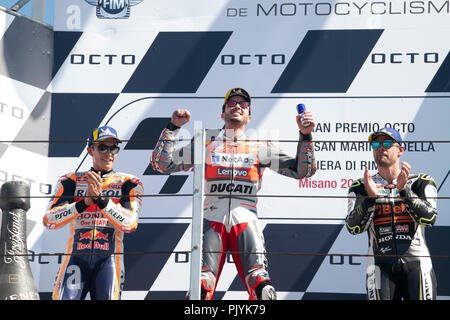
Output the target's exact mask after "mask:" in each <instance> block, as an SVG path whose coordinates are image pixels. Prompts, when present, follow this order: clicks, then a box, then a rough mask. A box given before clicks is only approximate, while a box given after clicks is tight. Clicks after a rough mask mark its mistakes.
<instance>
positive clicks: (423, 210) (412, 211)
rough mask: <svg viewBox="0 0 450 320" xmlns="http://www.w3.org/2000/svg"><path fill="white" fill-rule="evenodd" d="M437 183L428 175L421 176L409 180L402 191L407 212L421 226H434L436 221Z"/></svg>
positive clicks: (401, 194)
mask: <svg viewBox="0 0 450 320" xmlns="http://www.w3.org/2000/svg"><path fill="white" fill-rule="evenodd" d="M436 187H437V186H436V182H435V181H434V180H433V178H432V177H431V176H429V175H427V174H423V173H421V174H419V176H418V177H417V178H416V179H411V178H410V179H409V180H408V183H407V184H406V187H405V189H404V190H402V191H400V196H401V197H402V198H403V200H404V203H405V206H406V210H407V212H408V213H409V215H410V216H411V217H412V218H413V219H414V220H415V221H416V222H417V223H419V224H421V225H425V226H432V225H433V224H434V222H435V221H436V216H437V208H436V197H437V191H436V189H437V188H436Z"/></svg>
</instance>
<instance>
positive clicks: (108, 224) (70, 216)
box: [43, 169, 143, 300]
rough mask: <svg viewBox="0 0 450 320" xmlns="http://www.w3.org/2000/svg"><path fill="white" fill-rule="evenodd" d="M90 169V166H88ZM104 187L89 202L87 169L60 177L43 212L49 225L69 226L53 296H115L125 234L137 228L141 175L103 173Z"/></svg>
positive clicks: (118, 293) (121, 275)
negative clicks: (88, 202) (67, 238)
mask: <svg viewBox="0 0 450 320" xmlns="http://www.w3.org/2000/svg"><path fill="white" fill-rule="evenodd" d="M91 170H93V169H91ZM101 176H102V178H103V181H104V182H103V185H102V192H101V196H100V197H99V198H98V199H95V200H94V202H93V203H92V204H91V205H89V206H87V205H86V204H85V202H84V198H85V196H86V192H87V190H88V179H87V172H78V173H68V174H66V175H63V176H62V177H61V178H59V180H58V183H57V186H56V188H55V193H54V196H53V197H52V199H51V200H50V203H49V205H48V208H47V211H46V214H45V216H44V219H43V221H44V225H45V226H46V227H47V228H48V229H58V228H61V227H63V226H66V225H67V226H68V227H69V233H70V234H69V241H68V244H67V247H66V252H65V256H64V260H63V262H62V265H61V268H60V270H59V272H58V274H57V277H56V283H55V288H54V292H53V296H52V298H53V299H54V300H82V299H85V297H86V295H87V293H88V292H89V293H90V297H91V299H92V300H118V299H120V296H121V291H122V286H123V280H124V265H123V255H122V253H123V250H124V249H123V236H124V233H130V232H133V231H135V230H136V228H137V225H138V215H139V212H140V210H141V207H142V199H141V197H140V196H141V195H142V194H143V186H142V182H141V180H140V179H138V178H136V177H135V176H133V175H129V174H125V173H120V172H114V171H109V172H102V173H101Z"/></svg>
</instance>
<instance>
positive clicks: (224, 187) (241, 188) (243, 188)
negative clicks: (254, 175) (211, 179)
mask: <svg viewBox="0 0 450 320" xmlns="http://www.w3.org/2000/svg"><path fill="white" fill-rule="evenodd" d="M252 190H253V186H249V185H242V184H234V183H215V184H212V185H211V189H210V190H209V191H210V192H230V193H231V192H234V193H245V194H251V193H252Z"/></svg>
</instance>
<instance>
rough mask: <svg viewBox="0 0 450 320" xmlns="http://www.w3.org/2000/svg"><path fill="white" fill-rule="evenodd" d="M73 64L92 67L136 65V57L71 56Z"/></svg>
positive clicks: (129, 55) (114, 55) (123, 55)
mask: <svg viewBox="0 0 450 320" xmlns="http://www.w3.org/2000/svg"><path fill="white" fill-rule="evenodd" d="M70 63H71V64H92V65H113V64H114V65H118V64H120V65H134V64H135V63H136V56H135V55H134V54H122V55H117V54H82V53H81V54H77V53H74V54H71V55H70Z"/></svg>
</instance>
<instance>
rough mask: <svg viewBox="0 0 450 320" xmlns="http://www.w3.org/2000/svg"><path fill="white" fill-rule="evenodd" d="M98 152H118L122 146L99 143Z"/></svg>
mask: <svg viewBox="0 0 450 320" xmlns="http://www.w3.org/2000/svg"><path fill="white" fill-rule="evenodd" d="M97 150H98V152H100V153H102V154H105V153H107V152H108V150H109V152H111V154H117V153H118V152H119V150H120V147H119V146H117V145H112V146H107V145H106V144H99V145H97Z"/></svg>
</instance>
